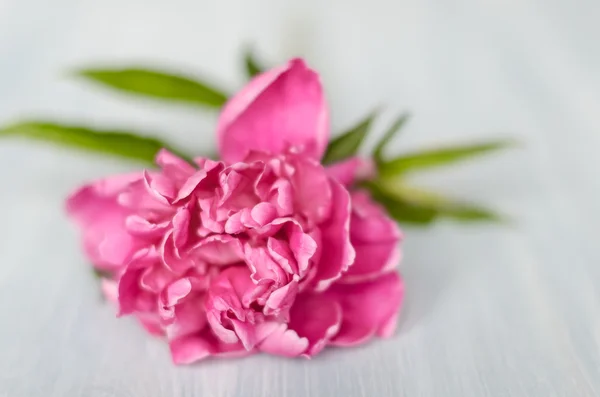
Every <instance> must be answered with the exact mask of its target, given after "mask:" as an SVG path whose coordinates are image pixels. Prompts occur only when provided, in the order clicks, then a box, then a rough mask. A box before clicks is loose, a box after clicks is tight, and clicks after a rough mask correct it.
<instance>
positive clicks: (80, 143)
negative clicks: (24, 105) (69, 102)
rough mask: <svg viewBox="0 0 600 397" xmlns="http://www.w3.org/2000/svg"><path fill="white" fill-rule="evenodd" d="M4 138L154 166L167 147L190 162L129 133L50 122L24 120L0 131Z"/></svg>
mask: <svg viewBox="0 0 600 397" xmlns="http://www.w3.org/2000/svg"><path fill="white" fill-rule="evenodd" d="M2 137H23V138H30V139H35V140H40V141H46V142H51V143H54V144H57V145H61V146H66V147H71V148H76V149H82V150H86V151H90V152H98V153H104V154H110V155H113V156H118V157H123V158H128V159H133V160H138V161H144V162H146V163H149V164H154V157H155V155H156V153H157V152H158V151H159V150H160V149H162V148H167V149H168V150H170V151H172V152H173V153H175V154H177V155H179V156H181V157H183V158H185V159H188V161H189V158H188V157H187V156H185V155H182V154H181V153H180V152H178V151H177V150H174V149H173V148H171V147H170V146H169V145H168V144H167V143H165V142H162V141H160V140H158V139H156V138H150V137H144V136H139V135H135V134H133V133H131V132H127V131H114V130H95V129H91V128H88V127H82V126H74V125H63V124H56V123H53V122H49V121H24V122H21V123H17V124H13V125H10V126H7V127H4V128H0V138H2Z"/></svg>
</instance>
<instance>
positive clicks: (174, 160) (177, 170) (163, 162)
mask: <svg viewBox="0 0 600 397" xmlns="http://www.w3.org/2000/svg"><path fill="white" fill-rule="evenodd" d="M156 164H157V165H158V166H159V167H160V168H162V170H163V171H164V172H166V173H167V174H169V175H173V176H179V177H186V176H188V175H190V174H192V173H194V171H195V169H194V167H192V165H191V164H189V163H188V162H187V161H185V160H183V159H182V158H180V157H178V156H176V155H174V154H173V153H171V152H169V151H168V150H166V149H161V150H159V151H158V153H157V154H156Z"/></svg>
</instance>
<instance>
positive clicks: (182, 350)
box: [169, 328, 253, 364]
mask: <svg viewBox="0 0 600 397" xmlns="http://www.w3.org/2000/svg"><path fill="white" fill-rule="evenodd" d="M169 346H170V348H171V357H172V358H173V362H174V363H175V364H191V363H193V362H196V361H199V360H202V359H204V358H207V357H209V356H226V357H242V356H245V355H248V354H252V353H253V351H247V350H246V349H244V347H243V346H242V344H241V343H231V344H227V343H223V342H221V341H219V340H218V339H217V338H216V337H215V336H214V335H213V334H212V333H211V332H210V329H209V328H205V329H204V330H203V331H201V332H198V333H196V334H194V335H188V336H184V337H181V338H178V339H175V340H172V341H171V342H170V343H169Z"/></svg>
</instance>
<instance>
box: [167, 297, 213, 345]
mask: <svg viewBox="0 0 600 397" xmlns="http://www.w3.org/2000/svg"><path fill="white" fill-rule="evenodd" d="M206 325H207V321H206V314H205V311H204V299H202V296H201V295H196V296H195V297H193V298H191V299H188V300H186V301H184V302H183V303H179V304H178V305H177V306H175V307H174V308H173V318H172V322H171V323H170V324H168V325H167V326H166V333H167V337H168V338H169V339H170V340H173V339H176V338H179V337H182V336H185V335H189V334H192V333H195V332H198V331H201V330H202V329H203V328H204V327H205V326H206Z"/></svg>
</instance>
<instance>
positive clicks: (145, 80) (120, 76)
mask: <svg viewBox="0 0 600 397" xmlns="http://www.w3.org/2000/svg"><path fill="white" fill-rule="evenodd" d="M76 75H78V76H80V77H83V78H85V79H88V80H91V81H93V82H95V83H99V84H101V85H104V86H107V87H110V88H113V89H116V90H119V91H122V92H125V93H128V94H134V95H138V96H145V97H151V98H155V99H163V100H168V101H175V102H182V103H188V104H193V105H197V106H203V107H211V108H220V107H221V106H223V104H224V103H225V102H226V101H227V95H226V94H224V93H223V92H221V91H220V90H218V89H217V88H214V87H211V86H210V85H209V84H207V83H204V82H201V81H197V80H194V79H191V78H188V77H185V76H182V75H177V74H171V73H169V72H164V71H159V70H149V69H140V68H122V69H83V70H80V71H78V72H76Z"/></svg>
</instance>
